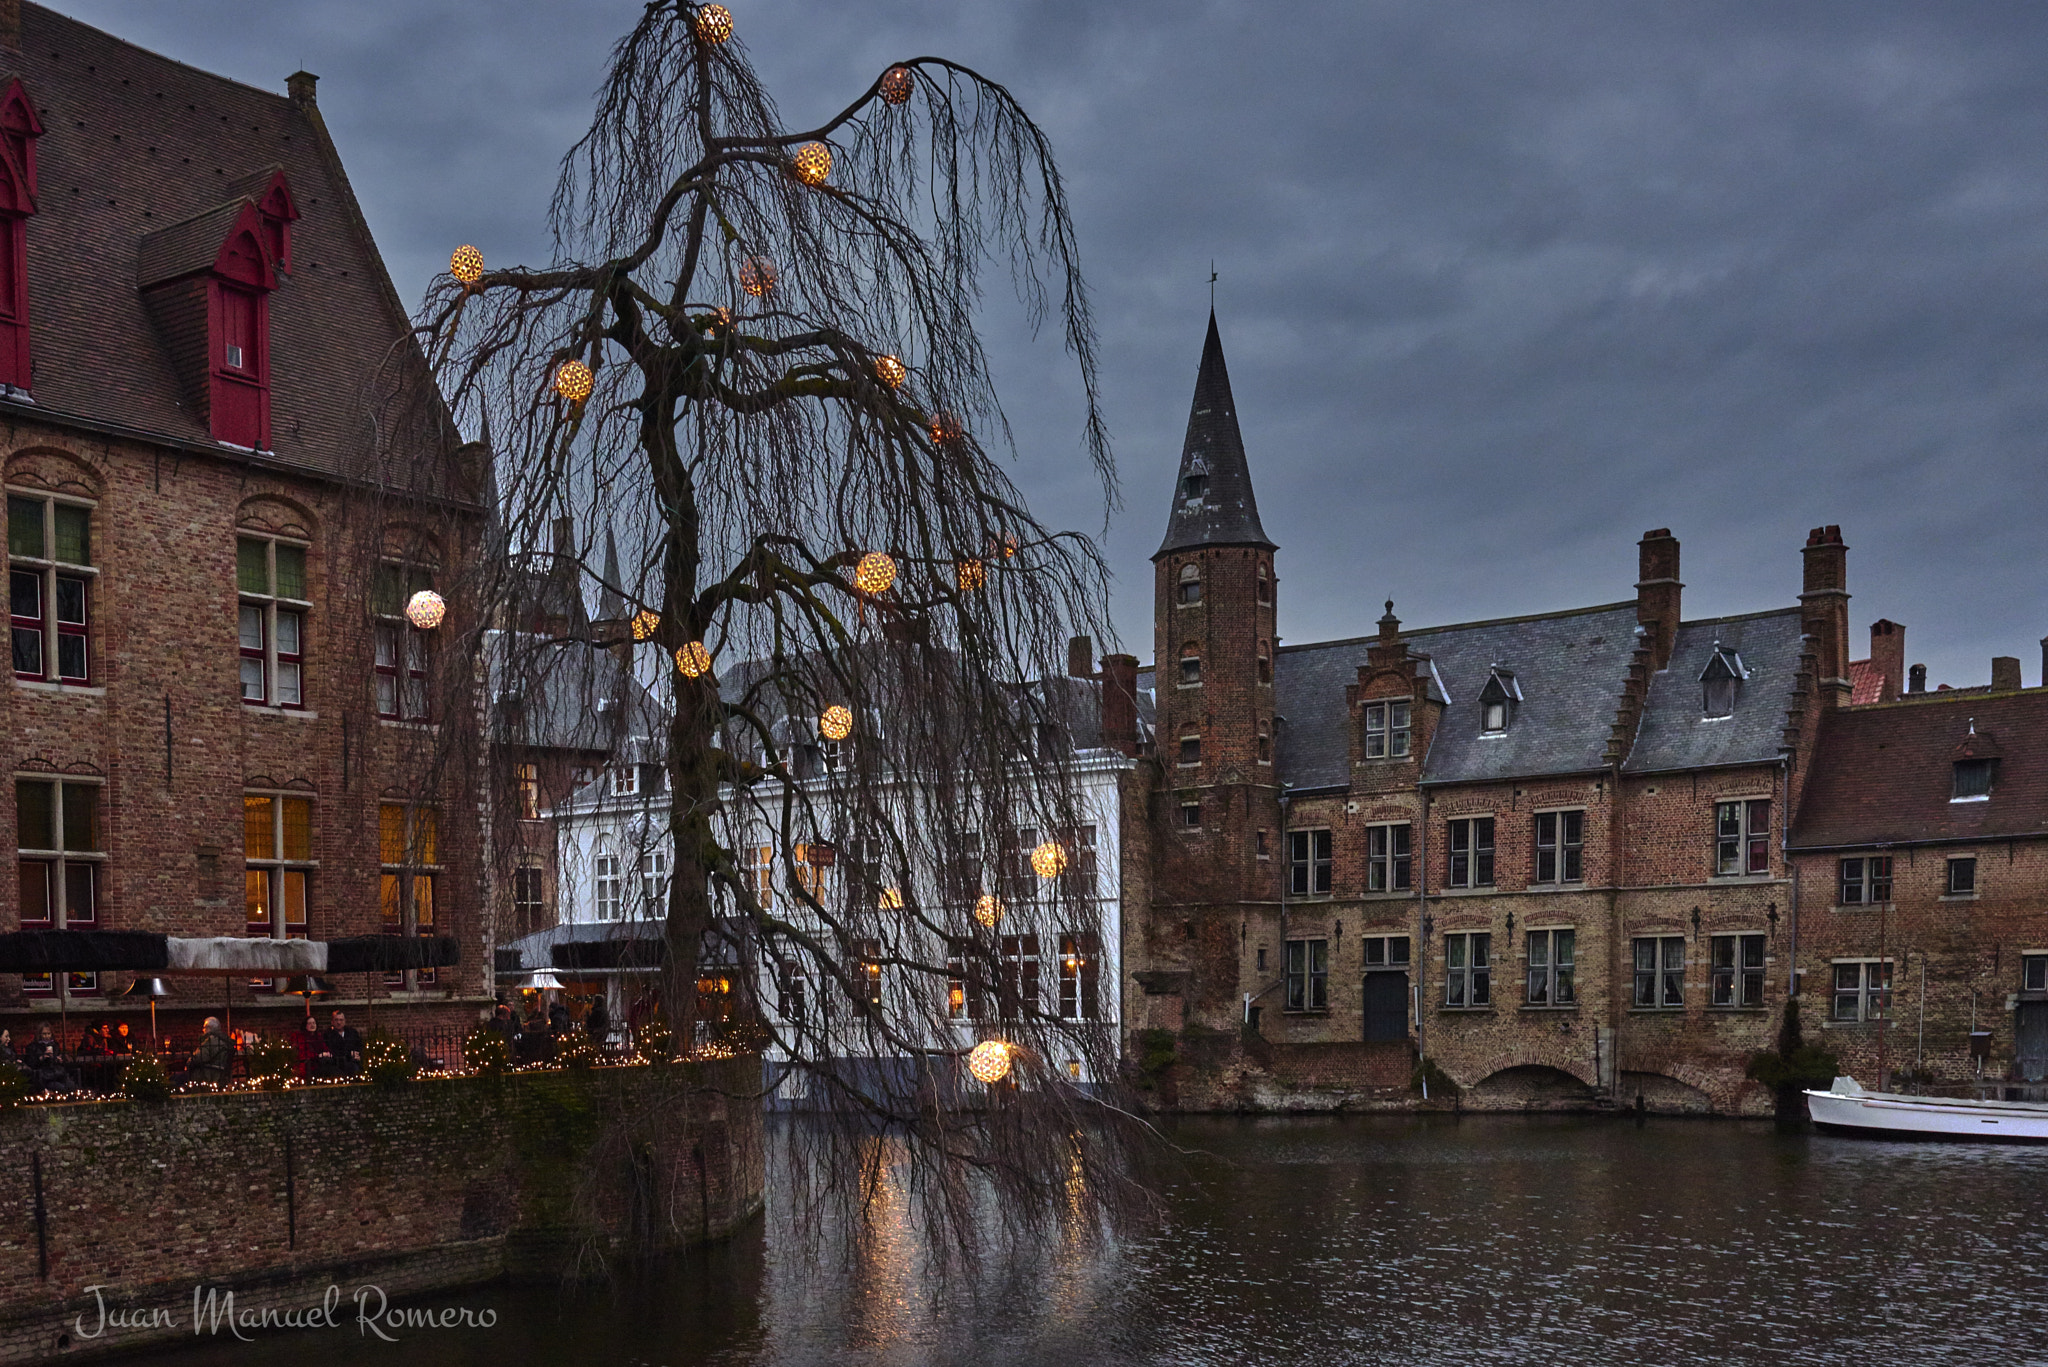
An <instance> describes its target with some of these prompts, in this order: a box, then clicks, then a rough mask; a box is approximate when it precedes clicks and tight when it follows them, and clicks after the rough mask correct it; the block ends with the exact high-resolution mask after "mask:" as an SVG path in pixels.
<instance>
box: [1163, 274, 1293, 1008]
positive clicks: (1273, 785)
mask: <svg viewBox="0 0 2048 1367" xmlns="http://www.w3.org/2000/svg"><path fill="white" fill-rule="evenodd" d="M1275 549H1276V548H1275V546H1274V545H1273V543H1272V542H1271V541H1270V540H1268V539H1267V537H1266V533H1265V529H1264V528H1263V527H1261V526H1260V525H1259V508H1258V502H1257V500H1256V499H1255V498H1254V497H1253V495H1252V478H1251V470H1250V467H1249V466H1248V465H1247V464H1246V462H1245V454H1244V439H1243V437H1242V436H1241V435H1240V434H1239V432H1238V427H1237V406H1236V404H1235V403H1234V402H1233V400H1232V398H1231V394H1230V373H1229V371H1228V369H1227V368H1226V367H1225V365H1224V361H1223V341H1222V338H1221V337H1220V336H1219V335H1218V333H1217V330H1216V315H1215V313H1214V312H1213V311H1212V312H1211V313H1210V315H1209V335H1208V337H1207V339H1206V340H1205V341H1204V342H1203V344H1202V364H1201V369H1200V371H1199V372H1198V373H1197V375H1196V377H1195V399H1194V405H1193V408H1192V411H1191V412H1190V413H1189V414H1188V430H1187V439H1186V442H1185V443H1184V445H1183V446H1182V449H1181V457H1180V472H1179V474H1178V476H1177V477H1176V478H1175V480H1174V487H1173V505H1172V509H1171V511H1170V512H1168V514H1167V522H1166V537H1165V540H1163V541H1162V542H1161V543H1160V546H1159V550H1158V551H1157V552H1156V553H1155V554H1154V555H1153V557H1152V564H1153V582H1154V594H1155V596H1154V608H1153V624H1154V625H1153V660H1154V661H1155V672H1154V683H1155V687H1156V699H1157V722H1156V730H1155V732H1154V734H1155V736H1156V737H1157V742H1158V756H1159V764H1160V769H1161V779H1160V788H1159V790H1158V791H1159V802H1158V806H1157V807H1156V809H1155V811H1154V813H1153V818H1154V820H1155V822H1156V823H1157V824H1158V825H1159V827H1160V828H1161V829H1159V831H1158V835H1157V837H1156V842H1157V843H1156V845H1155V849H1156V850H1157V851H1158V884H1157V887H1156V895H1155V904H1154V908H1153V914H1154V917H1155V920H1156V921H1165V922H1172V921H1178V922H1179V924H1180V925H1181V927H1182V928H1183V934H1187V935H1193V936H1194V937H1195V938H1197V939H1198V940H1199V941H1200V942H1201V943H1200V945H1199V948H1198V949H1197V955H1198V958H1199V960H1200V961H1201V962H1202V963H1203V964H1204V965H1206V966H1210V967H1209V971H1198V972H1197V974H1196V977H1197V980H1198V981H1197V982H1196V984H1195V991H1194V995H1193V998H1192V999H1190V1000H1189V1001H1187V1003H1186V1007H1187V1010H1188V1012H1189V1015H1190V1016H1191V1017H1196V1018H1207V1020H1206V1023H1210V1024H1214V1025H1218V1026H1222V1025H1226V1024H1230V1023H1232V1022H1233V1021H1234V1020H1235V1013H1236V1012H1237V1009H1238V1007H1237V1002H1238V994H1239V989H1240V986H1241V985H1240V984H1239V983H1238V982H1237V981H1236V978H1237V976H1238V974H1237V972H1236V971H1235V969H1226V968H1225V965H1234V964H1235V963H1236V962H1237V958H1238V955H1237V949H1238V943H1237V942H1238V940H1239V939H1240V932H1241V930H1242V922H1243V920H1244V918H1245V916H1246V915H1247V914H1248V913H1249V912H1250V907H1249V906H1248V905H1247V904H1253V905H1257V904H1267V903H1272V902H1275V901H1276V900H1277V898H1278V896H1279V893H1278V886H1279V884H1278V878H1279V872H1278V871H1279V869H1280V867H1281V855H1280V844H1281V833H1280V803H1279V795H1280V789H1279V784H1278V781H1277V779H1276V778H1275V777H1274V752H1275V748H1276V745H1277V740H1278V738H1277V737H1276V736H1275V734H1274V730H1273V726H1274V711H1273V667H1274V665H1273V648H1274V640H1275V634H1274V630H1273V627H1274V620H1275V618H1274V612H1275V608H1276V605H1277V601H1278V599H1279V580H1278V578H1277V577H1276V576H1275V575H1274V572H1273V553H1274V551H1275ZM1226 939H1227V943H1225V941H1226ZM1211 940H1214V941H1216V943H1214V944H1211V943H1209V942H1210V941H1211Z"/></svg>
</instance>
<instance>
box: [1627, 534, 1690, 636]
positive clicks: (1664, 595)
mask: <svg viewBox="0 0 2048 1367" xmlns="http://www.w3.org/2000/svg"><path fill="white" fill-rule="evenodd" d="M1636 545H1637V549H1638V559H1637V567H1638V568H1637V579H1636V624H1637V625H1638V626H1640V627H1642V629H1643V632H1644V635H1645V637H1646V638H1647V639H1648V641H1649V645H1650V668H1651V669H1663V668H1664V667H1665V666H1667V665H1669V664H1670V663H1671V647H1672V645H1673V644H1674V643H1675V642H1676V641H1677V640H1678V612H1679V595H1680V594H1681V593H1682V592H1683V591H1684V589H1685V585H1683V584H1681V583H1679V582H1678V538H1677V537H1675V536H1673V535H1672V534H1671V529H1670V528H1669V527H1658V528H1656V529H1655V530H1653V531H1647V532H1644V533H1643V539H1642V540H1641V541H1639V542H1637V543H1636Z"/></svg>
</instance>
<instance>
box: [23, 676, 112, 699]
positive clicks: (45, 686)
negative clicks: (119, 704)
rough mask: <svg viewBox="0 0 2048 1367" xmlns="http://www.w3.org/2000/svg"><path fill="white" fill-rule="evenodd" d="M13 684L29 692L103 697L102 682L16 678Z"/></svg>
mask: <svg viewBox="0 0 2048 1367" xmlns="http://www.w3.org/2000/svg"><path fill="white" fill-rule="evenodd" d="M14 686H15V687H16V688H20V689H26V690H27V691H28V692H30V693H58V694H62V695H64V696H66V697H72V698H104V697H106V696H107V689H106V685H104V684H75V683H57V682H56V681H54V680H51V679H16V680H15V681H14Z"/></svg>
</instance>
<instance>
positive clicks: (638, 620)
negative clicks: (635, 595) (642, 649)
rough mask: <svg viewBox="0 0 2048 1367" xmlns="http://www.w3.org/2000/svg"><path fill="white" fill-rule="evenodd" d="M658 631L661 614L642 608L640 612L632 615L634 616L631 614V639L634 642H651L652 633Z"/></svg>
mask: <svg viewBox="0 0 2048 1367" xmlns="http://www.w3.org/2000/svg"><path fill="white" fill-rule="evenodd" d="M660 629H661V614H660V613H658V612H655V611H652V610H651V609H648V608H642V609H640V611H638V612H636V613H634V614H633V639H634V640H636V641H651V640H653V639H654V633H655V632H656V631H658V630H660Z"/></svg>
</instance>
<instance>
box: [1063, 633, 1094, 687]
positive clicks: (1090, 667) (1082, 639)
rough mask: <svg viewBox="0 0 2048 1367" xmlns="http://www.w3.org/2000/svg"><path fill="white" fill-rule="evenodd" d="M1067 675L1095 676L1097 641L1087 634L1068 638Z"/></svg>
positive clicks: (1077, 677)
mask: <svg viewBox="0 0 2048 1367" xmlns="http://www.w3.org/2000/svg"><path fill="white" fill-rule="evenodd" d="M1067 677H1068V678H1070V679H1092V678H1094V677H1095V642H1094V640H1093V639H1092V638H1091V637H1087V636H1070V637H1068V638H1067Z"/></svg>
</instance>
